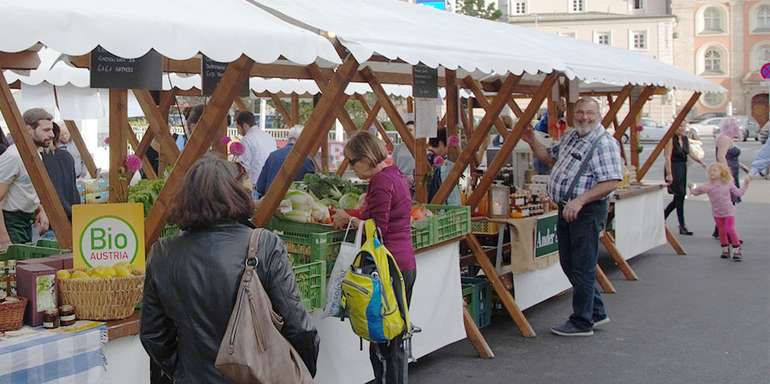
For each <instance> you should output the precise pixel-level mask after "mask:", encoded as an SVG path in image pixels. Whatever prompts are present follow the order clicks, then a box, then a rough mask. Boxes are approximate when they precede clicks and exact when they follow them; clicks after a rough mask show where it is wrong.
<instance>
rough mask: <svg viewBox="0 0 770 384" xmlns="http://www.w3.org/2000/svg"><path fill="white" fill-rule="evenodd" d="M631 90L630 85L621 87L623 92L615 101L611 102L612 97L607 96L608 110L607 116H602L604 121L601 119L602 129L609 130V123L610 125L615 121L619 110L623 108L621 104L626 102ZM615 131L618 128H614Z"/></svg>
mask: <svg viewBox="0 0 770 384" xmlns="http://www.w3.org/2000/svg"><path fill="white" fill-rule="evenodd" d="M633 88H634V87H633V86H631V85H626V86H625V87H623V90H622V91H620V94H618V97H617V98H616V99H615V101H612V96H609V95H608V96H607V100H608V101H609V106H610V109H609V110H608V111H607V114H606V115H604V119H602V125H603V126H604V128H609V126H610V123H612V121H613V120H617V118H618V112H620V109H621V108H623V104H624V103H625V102H626V100H628V97H629V96H631V90H632V89H633ZM615 129H616V130H617V129H618V127H617V126H616V127H615Z"/></svg>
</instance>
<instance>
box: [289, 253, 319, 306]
mask: <svg viewBox="0 0 770 384" xmlns="http://www.w3.org/2000/svg"><path fill="white" fill-rule="evenodd" d="M292 269H293V270H294V279H295V280H296V281H297V287H298V288H299V296H300V299H301V300H302V304H303V305H304V306H305V308H306V309H307V310H312V309H322V308H323V306H324V300H325V298H326V294H325V291H326V262H325V261H317V262H314V263H310V264H304V265H295V266H294V267H293V268H292Z"/></svg>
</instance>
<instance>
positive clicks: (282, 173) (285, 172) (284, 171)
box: [252, 55, 358, 227]
mask: <svg viewBox="0 0 770 384" xmlns="http://www.w3.org/2000/svg"><path fill="white" fill-rule="evenodd" d="M357 68H358V62H357V61H356V60H355V59H354V58H353V56H352V55H349V56H348V57H347V58H346V59H345V60H344V63H343V64H342V65H341V66H340V67H338V68H337V71H335V73H334V77H333V78H332V80H331V82H330V83H329V86H328V87H327V88H326V92H324V93H323V94H322V96H321V99H320V100H319V101H318V104H317V105H316V108H315V109H313V113H312V114H311V115H310V118H309V119H308V122H307V123H306V124H305V129H304V130H303V131H302V135H300V137H299V138H298V139H297V142H296V143H295V144H294V147H293V148H292V150H291V152H289V155H288V156H287V157H286V161H285V162H284V163H283V166H281V169H280V170H279V171H278V174H277V175H276V177H275V180H274V181H273V183H272V184H270V188H269V189H268V191H267V194H266V195H265V197H263V198H262V203H261V204H260V207H259V210H257V212H256V214H255V215H254V218H253V219H252V222H253V223H254V225H256V226H257V227H264V226H265V224H267V222H268V220H270V217H271V216H273V212H274V211H275V209H276V208H277V207H278V204H280V202H281V200H282V199H283V196H284V195H285V194H286V191H287V190H288V189H289V184H291V180H293V179H294V175H295V174H296V173H297V170H299V168H300V166H301V165H302V163H303V162H304V161H305V158H306V157H307V156H308V154H310V153H315V152H316V150H317V148H318V146H319V145H321V142H320V140H318V139H317V138H318V135H321V134H323V133H324V132H328V131H329V128H330V127H331V125H332V123H333V122H334V117H335V110H336V108H337V106H338V105H339V104H340V103H341V101H342V100H343V96H344V94H345V88H347V86H348V84H349V83H350V79H352V78H353V75H354V74H355V72H356V69H357Z"/></svg>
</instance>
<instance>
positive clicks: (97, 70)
mask: <svg viewBox="0 0 770 384" xmlns="http://www.w3.org/2000/svg"><path fill="white" fill-rule="evenodd" d="M90 72H91V88H114V89H148V90H151V91H159V90H161V89H162V88H163V81H162V78H163V58H162V57H161V55H160V54H159V53H158V52H156V51H155V50H150V51H149V52H147V54H145V55H144V56H142V57H139V58H136V59H124V58H122V57H118V56H115V55H113V54H111V53H109V52H108V51H107V50H106V49H104V48H102V47H96V48H95V49H94V50H93V51H91V71H90Z"/></svg>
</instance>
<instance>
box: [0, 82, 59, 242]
mask: <svg viewBox="0 0 770 384" xmlns="http://www.w3.org/2000/svg"><path fill="white" fill-rule="evenodd" d="M0 112H2V114H3V118H4V119H5V123H6V124H7V125H8V129H9V131H10V132H11V137H13V142H14V143H16V147H17V148H18V149H19V155H20V156H21V161H22V162H23V163H24V168H25V169H26V170H27V173H28V174H29V178H30V180H31V181H32V185H33V186H34V187H35V191H36V192H37V195H38V197H39V198H40V205H41V206H42V207H43V210H44V211H45V213H46V215H47V216H48V221H49V222H50V223H51V227H52V228H53V230H54V232H56V240H57V241H58V242H59V244H60V245H61V246H62V247H63V248H68V249H72V225H71V224H70V221H69V219H67V214H66V213H65V212H64V207H63V206H62V204H61V200H59V195H58V194H57V193H56V189H54V186H53V183H52V182H51V178H50V177H49V176H48V171H47V170H46V168H45V166H44V165H43V160H42V159H41V158H40V155H39V154H38V148H37V145H35V143H34V142H32V138H31V137H29V134H27V133H26V131H27V125H26V124H25V123H24V120H23V118H22V115H21V113H20V112H19V107H18V106H17V105H16V100H15V99H14V98H13V95H12V94H11V88H10V87H9V86H8V81H7V80H6V78H5V75H3V70H2V68H0Z"/></svg>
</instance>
